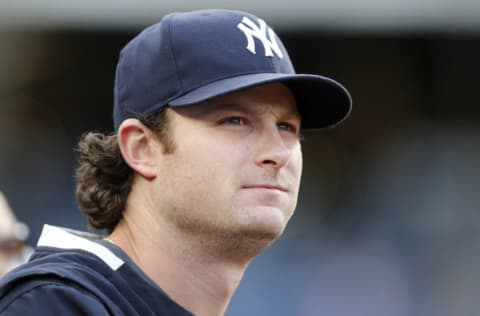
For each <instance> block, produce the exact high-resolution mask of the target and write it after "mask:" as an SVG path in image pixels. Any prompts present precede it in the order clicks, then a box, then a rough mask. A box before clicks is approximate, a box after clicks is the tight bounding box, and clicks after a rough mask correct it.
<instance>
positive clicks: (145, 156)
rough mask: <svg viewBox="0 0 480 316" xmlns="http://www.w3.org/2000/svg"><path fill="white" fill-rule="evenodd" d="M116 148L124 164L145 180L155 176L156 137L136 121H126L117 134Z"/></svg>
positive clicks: (131, 119)
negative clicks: (118, 149) (117, 147)
mask: <svg viewBox="0 0 480 316" xmlns="http://www.w3.org/2000/svg"><path fill="white" fill-rule="evenodd" d="M117 139H118V146H119V147H120V151H121V152H122V156H123V159H124V160H125V162H126V163H127V164H128V165H129V166H130V167H131V168H132V169H133V170H135V171H136V172H137V173H138V174H139V175H141V176H142V177H144V178H146V179H154V178H155V177H156V176H157V168H156V166H157V160H156V155H157V154H158V152H159V151H158V150H157V146H158V143H156V137H155V135H154V134H153V132H152V131H151V130H150V129H149V128H147V127H146V126H145V125H143V124H142V123H141V122H140V121H139V120H138V119H133V118H130V119H126V120H125V121H123V122H122V124H121V125H120V127H119V128H118V132H117Z"/></svg>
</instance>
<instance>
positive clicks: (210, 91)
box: [113, 9, 352, 131]
mask: <svg viewBox="0 0 480 316" xmlns="http://www.w3.org/2000/svg"><path fill="white" fill-rule="evenodd" d="M271 82H282V83H284V84H286V85H287V86H288V87H289V88H290V89H291V91H292V92H293V94H294V96H295V98H296V101H297V106H298V109H299V112H300V114H301V116H302V129H320V128H325V127H331V126H334V125H336V124H338V123H339V122H341V121H342V120H343V119H345V118H346V117H347V116H348V114H349V113H350V110H351V105H352V99H351V97H350V94H349V93H348V91H347V90H346V89H345V88H344V87H343V86H342V85H341V84H340V83H338V82H336V81H334V80H333V79H330V78H327V77H324V76H319V75H312V74H296V73H295V70H294V68H293V65H292V62H291V61H290V57H289V56H288V52H287V50H286V49H285V47H284V46H283V43H282V42H281V40H280V38H278V36H277V35H276V34H275V32H274V31H273V30H272V29H271V28H270V27H269V26H268V25H267V24H266V23H265V21H263V20H262V19H259V18H257V17H256V16H254V15H252V14H249V13H246V12H240V11H231V10H220V9H211V10H200V11H192V12H184V13H172V14H169V15H166V16H165V17H164V18H163V19H162V20H161V21H160V22H159V23H157V24H154V25H152V26H150V27H148V28H146V29H144V30H143V31H142V32H141V33H140V34H138V35H137V36H136V37H135V38H134V39H133V40H131V41H130V42H129V43H128V44H127V45H126V46H125V47H124V48H123V49H122V51H121V52H120V58H119V61H118V65H117V71H116V78H115V88H114V111H113V112H114V114H113V116H114V126H115V130H116V131H117V130H118V127H119V126H120V124H121V123H122V121H123V120H125V119H127V118H129V117H144V116H147V115H150V114H152V113H155V112H157V111H159V110H160V109H162V108H163V107H167V106H168V107H181V106H189V105H194V104H195V103H198V102H201V101H206V100H208V99H211V98H215V97H218V96H221V95H225V94H228V93H231V92H235V91H238V90H241V89H246V88H249V87H253V86H258V85H261V84H265V83H271Z"/></svg>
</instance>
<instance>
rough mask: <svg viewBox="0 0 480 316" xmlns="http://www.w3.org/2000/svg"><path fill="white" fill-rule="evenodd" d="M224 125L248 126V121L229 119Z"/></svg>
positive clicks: (237, 118) (235, 118)
mask: <svg viewBox="0 0 480 316" xmlns="http://www.w3.org/2000/svg"><path fill="white" fill-rule="evenodd" d="M223 123H226V124H231V125H246V124H247V120H246V119H244V118H242V117H229V118H227V119H225V120H223Z"/></svg>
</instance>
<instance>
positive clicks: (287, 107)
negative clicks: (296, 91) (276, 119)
mask: <svg viewBox="0 0 480 316" xmlns="http://www.w3.org/2000/svg"><path fill="white" fill-rule="evenodd" d="M182 108H183V107H182ZM182 108H177V109H180V112H183V111H182V110H181V109H182ZM187 108H188V111H189V112H192V113H198V114H199V115H200V114H205V115H207V114H209V113H212V112H222V111H239V112H245V113H249V114H258V115H260V114H264V113H267V112H272V113H275V114H277V115H280V116H282V117H292V118H300V113H299V111H298V108H297V105H296V101H295V97H294V96H293V93H292V92H291V91H290V89H289V88H287V87H286V86H285V85H283V84H279V83H275V84H265V85H261V86H256V87H252V88H247V89H244V90H240V91H236V92H233V93H229V94H226V95H223V96H219V97H215V98H212V99H210V100H206V101H203V102H200V103H197V104H195V105H192V106H188V107H185V109H187Z"/></svg>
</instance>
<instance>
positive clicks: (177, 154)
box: [154, 83, 302, 240]
mask: <svg viewBox="0 0 480 316" xmlns="http://www.w3.org/2000/svg"><path fill="white" fill-rule="evenodd" d="M169 111H170V113H169V118H170V120H171V133H172V137H173V141H174V143H175V150H174V151H173V152H172V153H168V154H165V155H162V156H160V158H159V164H158V165H159V172H158V177H157V178H156V179H155V182H157V183H155V184H154V185H155V190H156V194H155V195H156V200H155V205H156V206H157V207H158V208H159V209H160V214H163V215H161V216H163V219H164V220H166V221H167V223H168V224H170V225H174V227H176V228H180V230H181V231H183V232H186V233H188V234H196V235H208V236H215V235H217V236H220V237H222V238H230V237H232V236H242V237H245V236H247V237H249V238H253V239H267V240H273V239H275V238H276V237H278V236H279V235H280V234H281V233H282V231H283V229H284V228H285V225H286V223H287V222H288V220H289V219H290V217H291V215H292V214H293V211H294V209H295V206H296V203H297V196H298V190H299V185H300V176H301V172H302V153H301V146H300V141H299V129H300V116H299V114H298V111H297V107H296V104H295V99H294V97H293V95H292V93H291V92H290V90H289V89H288V88H287V87H286V86H284V85H282V84H279V83H274V84H267V85H262V86H258V87H255V88H250V89H247V90H243V91H240V92H236V93H232V94H229V95H226V96H222V97H218V98H215V99H213V100H210V101H207V102H203V103H201V104H198V105H194V106H190V107H184V108H177V109H174V110H169Z"/></svg>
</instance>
